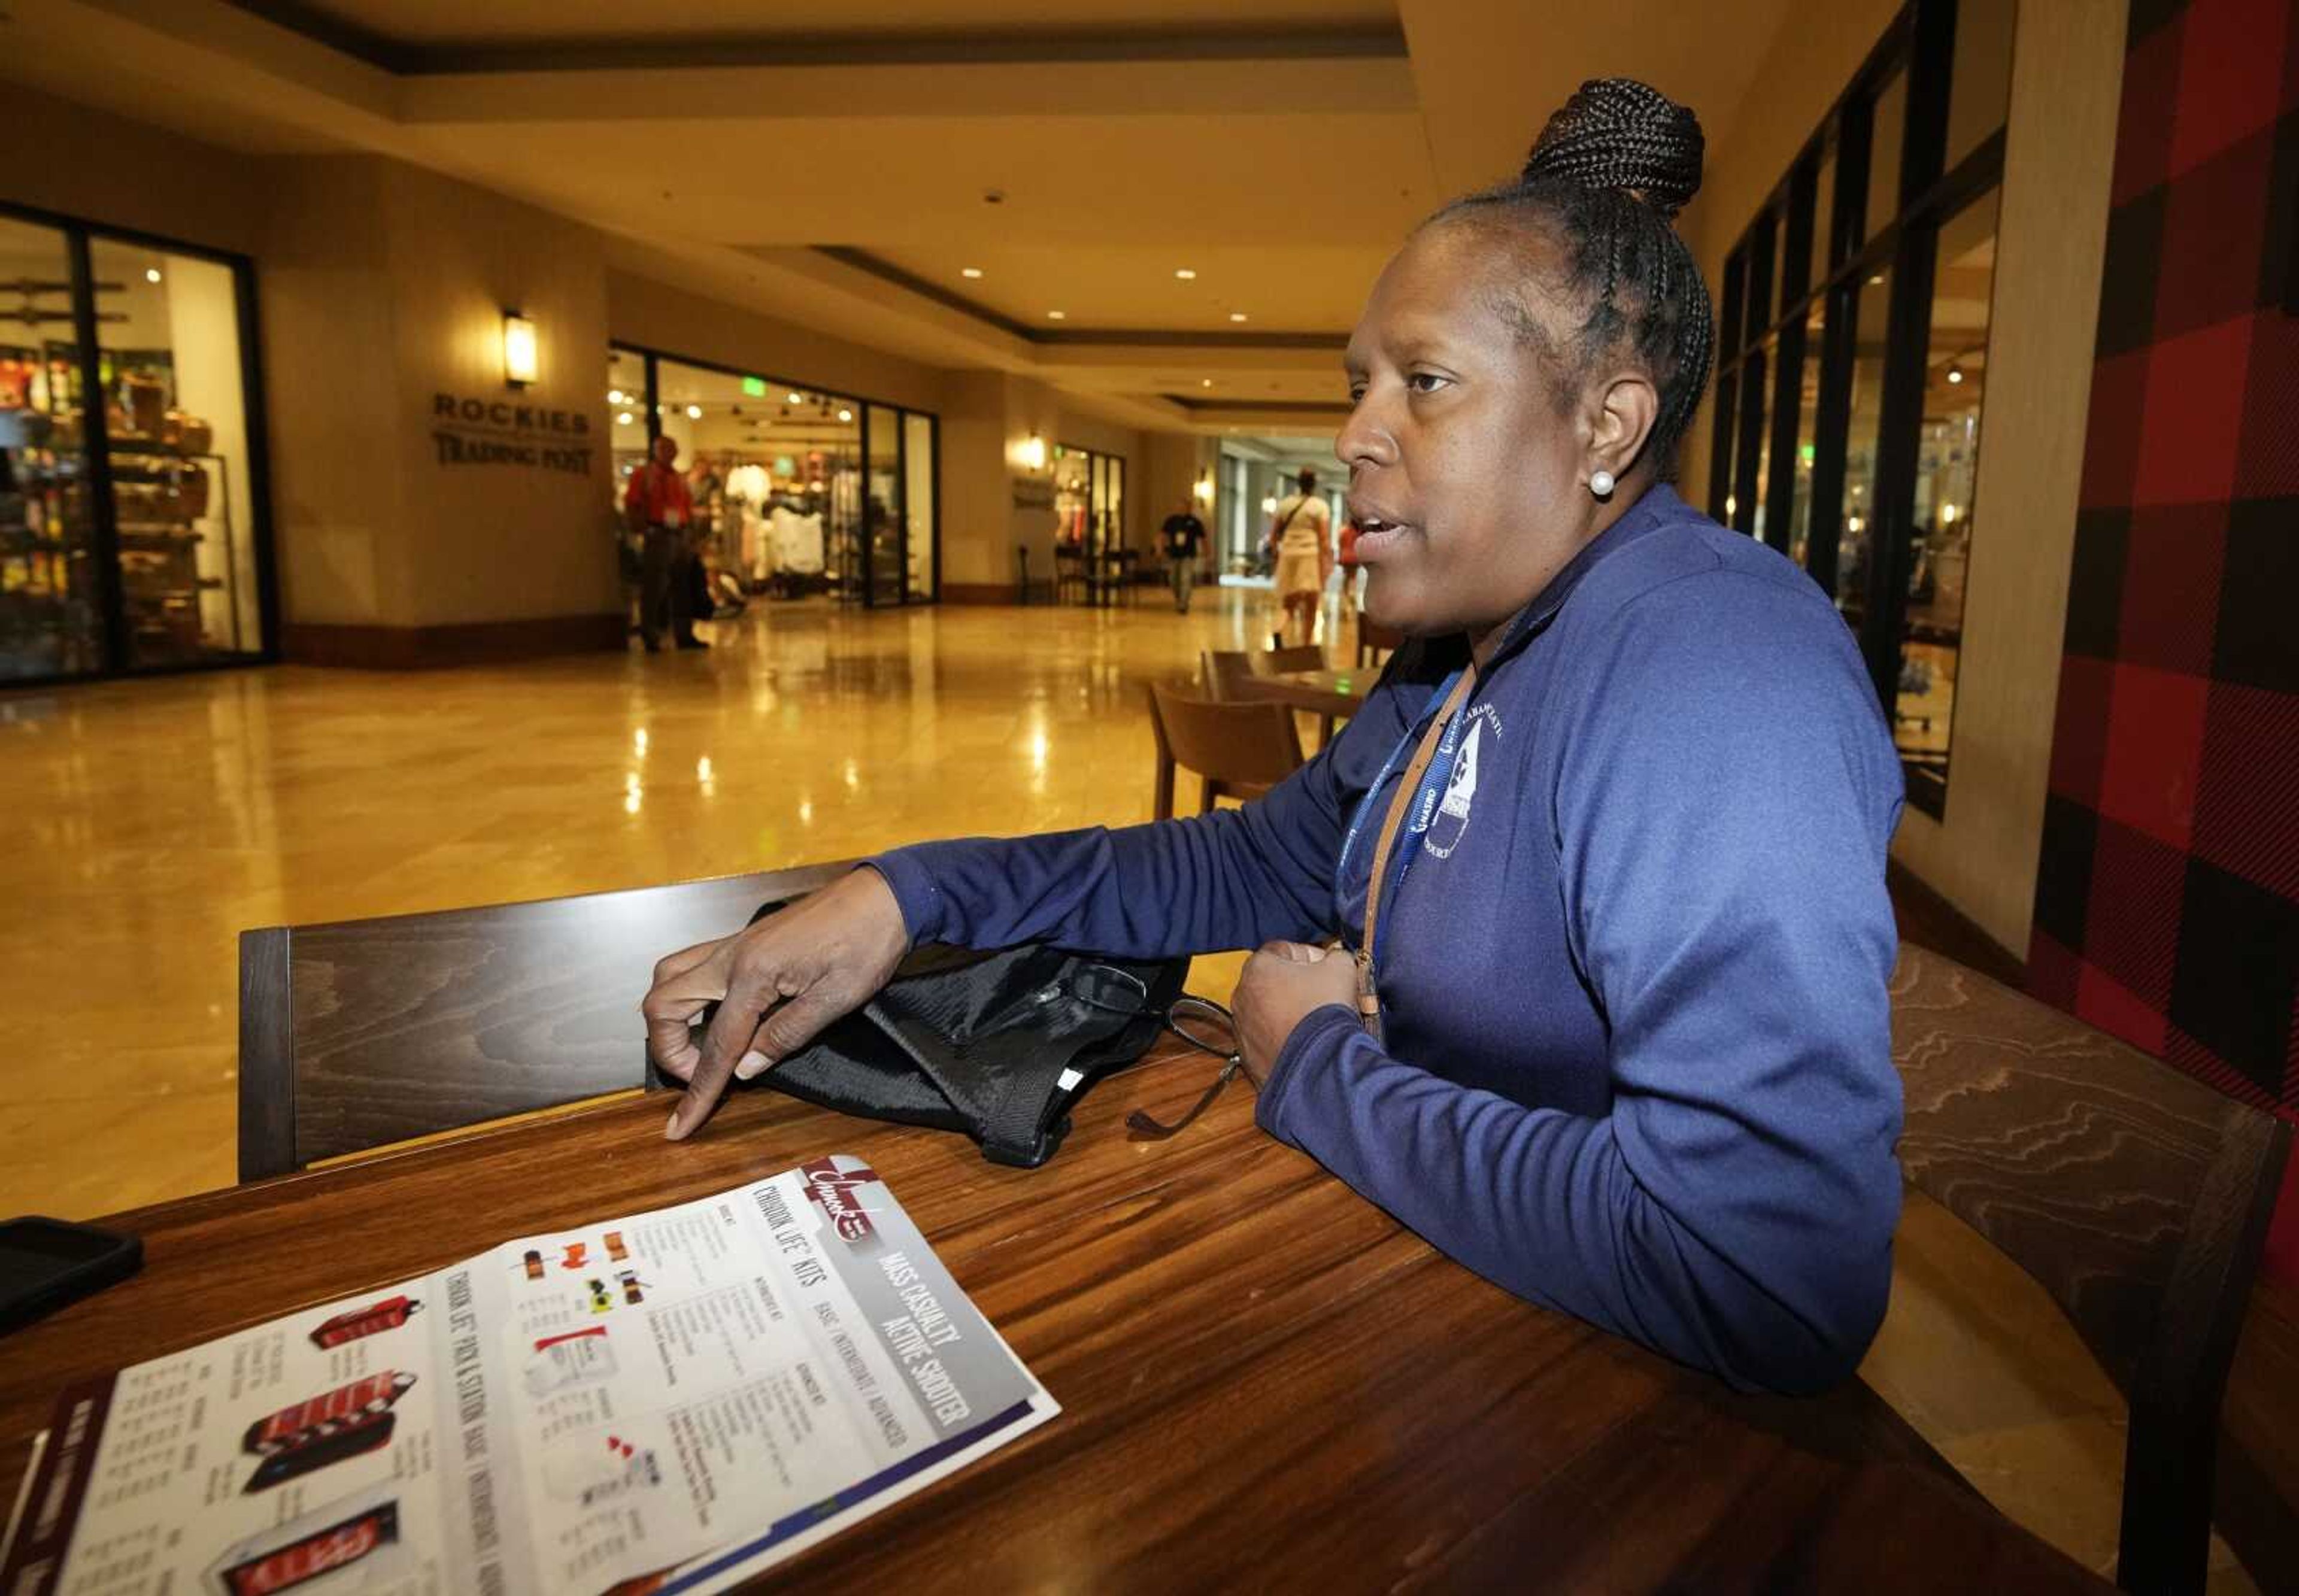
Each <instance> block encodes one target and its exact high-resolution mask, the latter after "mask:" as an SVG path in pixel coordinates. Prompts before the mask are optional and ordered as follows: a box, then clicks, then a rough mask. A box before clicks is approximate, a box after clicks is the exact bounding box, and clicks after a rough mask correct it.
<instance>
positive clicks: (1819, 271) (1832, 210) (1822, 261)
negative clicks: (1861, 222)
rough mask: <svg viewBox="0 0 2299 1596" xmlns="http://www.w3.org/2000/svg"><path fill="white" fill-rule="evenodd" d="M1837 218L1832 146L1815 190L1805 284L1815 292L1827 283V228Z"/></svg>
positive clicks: (1834, 151) (1824, 161)
mask: <svg viewBox="0 0 2299 1596" xmlns="http://www.w3.org/2000/svg"><path fill="white" fill-rule="evenodd" d="M1835 214H1836V146H1835V145H1832V144H1831V145H1829V146H1828V149H1827V151H1826V152H1825V153H1824V154H1822V156H1821V158H1820V180H1819V181H1818V182H1817V183H1816V184H1815V185H1814V186H1813V211H1812V256H1811V269H1810V270H1809V272H1808V273H1807V275H1806V276H1805V285H1806V286H1807V287H1812V288H1814V289H1817V288H1819V287H1820V286H1821V285H1822V284H1823V283H1825V282H1826V281H1828V268H1829V259H1828V227H1829V223H1830V221H1831V220H1834V219H1835ZM1817 346H1818V345H1814V347H1817Z"/></svg>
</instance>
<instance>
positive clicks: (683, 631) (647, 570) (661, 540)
mask: <svg viewBox="0 0 2299 1596" xmlns="http://www.w3.org/2000/svg"><path fill="white" fill-rule="evenodd" d="M693 558H694V556H693V554H692V553H688V551H687V548H686V535H685V533H683V532H679V531H676V530H674V529H672V528H668V527H649V528H647V529H646V542H645V544H644V546H643V548H642V550H641V551H640V554H639V634H640V636H643V637H644V638H645V639H646V640H647V642H648V643H649V644H652V645H656V646H660V644H661V642H662V634H663V630H664V628H669V631H670V635H671V636H672V637H673V638H676V639H680V640H684V639H685V638H688V637H692V636H694V615H693V605H692V598H691V595H690V594H689V593H688V586H689V584H688V582H687V581H686V580H684V579H682V578H685V575H686V571H685V567H686V563H687V562H688V561H691V560H693Z"/></svg>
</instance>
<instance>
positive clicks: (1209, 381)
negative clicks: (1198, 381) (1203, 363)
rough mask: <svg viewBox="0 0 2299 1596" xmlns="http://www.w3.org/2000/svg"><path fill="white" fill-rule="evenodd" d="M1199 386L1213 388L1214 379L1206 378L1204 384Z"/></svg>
mask: <svg viewBox="0 0 2299 1596" xmlns="http://www.w3.org/2000/svg"><path fill="white" fill-rule="evenodd" d="M1201 386H1203V387H1213V386H1214V379H1213V378H1210V377H1208V378H1206V379H1205V381H1204V383H1203V384H1202V385H1201Z"/></svg>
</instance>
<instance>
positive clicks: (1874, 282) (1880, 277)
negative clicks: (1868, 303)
mask: <svg viewBox="0 0 2299 1596" xmlns="http://www.w3.org/2000/svg"><path fill="white" fill-rule="evenodd" d="M1868 286H1869V287H1872V288H1880V287H1883V286H1884V274H1883V273H1882V272H1878V273H1877V274H1876V275H1875V276H1874V277H1872V278H1869V279H1868Z"/></svg>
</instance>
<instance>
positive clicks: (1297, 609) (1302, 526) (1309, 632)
mask: <svg viewBox="0 0 2299 1596" xmlns="http://www.w3.org/2000/svg"><path fill="white" fill-rule="evenodd" d="M1297 486H1299V489H1300V491H1299V492H1298V493H1292V494H1288V495H1286V496H1285V497H1284V499H1283V500H1282V501H1281V502H1280V503H1279V504H1278V506H1277V513H1276V514H1275V516H1274V517H1273V518H1272V520H1271V521H1270V527H1269V541H1270V544H1271V545H1272V546H1273V547H1274V548H1275V550H1276V551H1277V602H1278V603H1279V604H1280V605H1281V606H1282V608H1283V610H1284V612H1285V619H1284V630H1283V632H1282V633H1281V634H1280V639H1279V640H1280V643H1281V644H1308V643H1314V642H1315V641H1316V637H1317V601H1318V600H1319V599H1321V598H1322V597H1324V592H1325V579H1326V578H1328V577H1330V576H1332V573H1333V546H1332V530H1333V512H1332V511H1331V510H1330V509H1328V508H1327V507H1326V504H1325V501H1324V499H1322V498H1320V497H1319V496H1318V495H1317V473H1316V472H1315V471H1311V470H1304V471H1302V473H1301V475H1300V478H1299V481H1298V484H1297Z"/></svg>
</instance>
